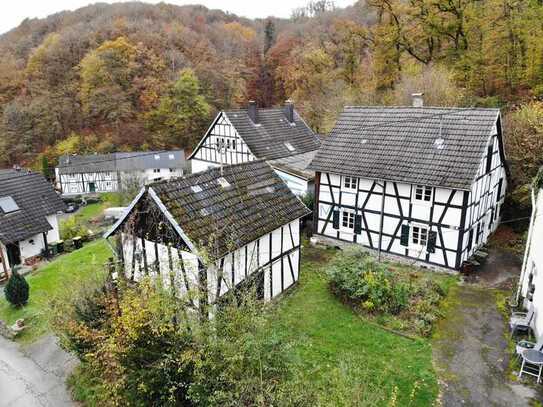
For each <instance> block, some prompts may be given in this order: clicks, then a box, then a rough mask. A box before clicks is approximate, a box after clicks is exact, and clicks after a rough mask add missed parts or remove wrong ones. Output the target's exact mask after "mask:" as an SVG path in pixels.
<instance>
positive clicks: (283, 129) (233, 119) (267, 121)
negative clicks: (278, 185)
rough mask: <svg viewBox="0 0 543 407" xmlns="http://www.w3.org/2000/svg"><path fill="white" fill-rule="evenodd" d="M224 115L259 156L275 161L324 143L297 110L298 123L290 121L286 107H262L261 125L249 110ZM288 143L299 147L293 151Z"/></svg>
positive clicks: (295, 113)
mask: <svg viewBox="0 0 543 407" xmlns="http://www.w3.org/2000/svg"><path fill="white" fill-rule="evenodd" d="M224 114H225V115H226V117H228V120H229V121H230V123H232V125H233V126H234V127H235V129H236V131H237V132H238V134H239V135H240V137H241V138H242V139H243V141H245V143H247V146H249V149H250V150H251V152H252V153H253V154H254V155H255V157H256V158H258V159H262V160H273V159H276V158H282V157H287V156H291V155H297V154H302V153H307V152H308V151H314V150H316V149H318V148H319V146H320V142H319V139H318V137H317V136H316V135H315V134H314V133H313V130H311V129H310V128H309V126H308V125H307V124H306V123H305V122H304V121H303V120H302V118H301V117H300V115H299V114H298V112H296V110H295V111H294V125H292V124H291V123H289V121H288V120H287V118H286V116H285V114H284V112H283V108H272V109H258V125H255V124H254V123H253V122H252V121H251V119H250V118H249V115H248V114H247V109H239V110H228V111H225V112H224ZM285 142H289V143H290V144H291V145H292V146H293V147H294V149H295V150H294V151H290V150H289V149H288V148H287V146H286V145H285Z"/></svg>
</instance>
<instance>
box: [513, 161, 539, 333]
mask: <svg viewBox="0 0 543 407" xmlns="http://www.w3.org/2000/svg"><path fill="white" fill-rule="evenodd" d="M537 179H538V180H539V184H538V182H537V181H536V183H535V185H534V188H533V189H532V216H531V219H530V227H529V229H528V239H527V241H526V251H525V254H524V261H523V263H522V271H521V274H520V281H519V285H518V290H519V291H518V293H517V300H518V299H519V297H520V296H522V298H523V299H524V306H525V307H526V308H530V306H531V307H533V309H534V319H533V321H532V328H533V331H534V334H535V336H536V341H535V342H539V340H541V339H542V338H543V185H542V183H541V181H542V180H543V168H542V169H541V170H540V171H539V176H538V178H537Z"/></svg>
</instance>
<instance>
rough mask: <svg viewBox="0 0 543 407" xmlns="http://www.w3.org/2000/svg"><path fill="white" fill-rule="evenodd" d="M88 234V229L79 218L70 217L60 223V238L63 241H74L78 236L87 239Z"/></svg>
mask: <svg viewBox="0 0 543 407" xmlns="http://www.w3.org/2000/svg"><path fill="white" fill-rule="evenodd" d="M87 234H88V230H87V228H86V227H85V225H84V224H83V223H82V222H80V221H79V220H78V219H77V216H70V217H69V218H68V219H66V220H65V221H63V222H61V223H60V237H61V239H63V240H68V239H73V238H74V237H77V236H81V237H83V238H85V237H86V236H87Z"/></svg>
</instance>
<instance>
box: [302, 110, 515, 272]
mask: <svg viewBox="0 0 543 407" xmlns="http://www.w3.org/2000/svg"><path fill="white" fill-rule="evenodd" d="M310 168H312V169H313V170H315V171H317V176H316V206H315V212H314V224H315V233H316V234H317V236H319V237H320V238H321V239H322V238H324V239H323V240H326V238H332V239H335V240H342V241H346V242H354V243H358V244H361V245H363V246H367V247H369V248H372V249H376V250H377V251H380V252H386V253H390V254H394V255H396V256H401V257H405V258H411V259H415V260H417V261H419V262H422V263H425V264H429V265H434V266H439V267H444V268H449V269H459V268H461V267H462V264H463V262H464V261H466V260H468V259H469V258H470V256H471V255H472V254H473V253H474V252H475V251H476V250H478V248H480V247H481V246H482V245H483V244H484V243H485V242H486V241H487V239H488V236H489V235H490V234H491V233H492V232H493V231H494V230H495V229H496V227H497V225H498V223H499V220H500V209H501V206H502V204H503V200H504V197H505V188H506V167H505V157H504V150H503V142H502V126H501V118H500V112H499V110H498V109H481V108H470V109H461V108H438V107H422V106H420V107H346V108H345V109H344V111H343V113H341V115H340V117H339V120H338V122H337V124H336V126H335V128H334V129H333V131H332V133H331V134H330V136H329V137H328V138H327V139H326V140H325V141H324V143H323V146H322V147H321V149H320V150H319V152H318V153H317V155H316V157H315V159H314V160H313V162H312V164H311V165H310Z"/></svg>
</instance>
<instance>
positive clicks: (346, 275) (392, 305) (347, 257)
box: [328, 247, 409, 314]
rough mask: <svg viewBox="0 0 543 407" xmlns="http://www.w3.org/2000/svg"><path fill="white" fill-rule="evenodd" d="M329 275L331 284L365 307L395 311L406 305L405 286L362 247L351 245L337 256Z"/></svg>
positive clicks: (382, 310) (372, 309) (406, 292)
mask: <svg viewBox="0 0 543 407" xmlns="http://www.w3.org/2000/svg"><path fill="white" fill-rule="evenodd" d="M328 275H329V277H330V280H331V283H332V285H333V287H334V288H336V289H337V290H339V291H341V292H343V293H344V294H346V295H347V296H348V297H349V298H351V299H354V300H357V301H359V302H360V304H361V305H362V307H363V308H364V309H366V310H367V311H376V312H386V313H391V314H397V313H399V312H400V311H402V310H403V309H404V308H405V307H406V306H407V303H408V296H409V289H408V287H407V286H406V285H405V284H404V283H402V282H399V281H396V280H395V279H394V276H393V273H392V272H390V271H389V270H388V269H387V267H386V266H385V265H383V264H379V263H377V262H376V261H375V259H374V258H373V257H371V256H370V255H369V254H368V253H367V252H365V251H364V250H363V249H361V248H358V247H350V248H348V249H347V250H345V251H344V252H342V253H341V254H340V255H338V256H336V258H335V259H334V260H333V261H332V263H331V265H330V268H329V269H328Z"/></svg>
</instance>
